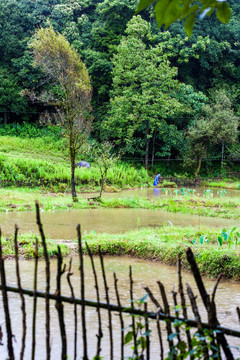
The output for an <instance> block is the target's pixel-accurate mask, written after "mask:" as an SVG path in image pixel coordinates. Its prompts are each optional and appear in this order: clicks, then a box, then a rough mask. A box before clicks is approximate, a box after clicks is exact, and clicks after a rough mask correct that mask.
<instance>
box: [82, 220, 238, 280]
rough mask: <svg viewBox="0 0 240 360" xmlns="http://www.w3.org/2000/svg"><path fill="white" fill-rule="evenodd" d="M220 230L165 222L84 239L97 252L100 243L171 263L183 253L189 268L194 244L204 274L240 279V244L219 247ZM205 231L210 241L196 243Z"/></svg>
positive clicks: (109, 248)
mask: <svg viewBox="0 0 240 360" xmlns="http://www.w3.org/2000/svg"><path fill="white" fill-rule="evenodd" d="M219 233H220V231H219V230H217V229H209V228H204V227H201V228H198V229H196V228H193V227H187V228H181V227H172V226H165V227H159V228H155V229H152V228H146V229H141V230H135V231H131V232H128V233H125V234H120V235H119V234H118V235H116V234H113V235H112V234H95V233H90V234H88V235H85V236H84V240H85V241H87V243H88V245H89V247H90V249H91V251H92V252H93V253H95V254H97V252H98V246H99V245H100V247H101V251H102V252H103V253H104V254H110V255H130V256H134V257H138V258H143V259H151V260H155V261H160V262H163V263H165V264H169V265H176V263H177V257H178V254H180V255H181V256H182V261H183V267H184V268H185V269H187V270H189V266H188V263H187V260H186V256H185V250H186V249H187V248H188V247H191V248H192V250H193V252H194V255H195V257H196V261H197V264H198V266H199V269H200V272H201V274H202V275H206V276H208V277H212V278H215V277H217V276H218V275H219V274H220V273H223V275H224V277H225V278H226V279H233V280H236V281H240V258H239V248H238V247H237V248H236V249H235V248H234V247H231V248H228V247H227V246H223V247H219V246H218V243H217V236H218V235H219ZM202 234H207V237H208V239H209V243H204V244H203V245H200V244H199V243H198V244H194V245H193V243H192V241H193V239H195V238H198V237H200V236H201V235H202ZM85 251H86V249H85Z"/></svg>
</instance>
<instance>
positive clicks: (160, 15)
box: [154, 0, 169, 27]
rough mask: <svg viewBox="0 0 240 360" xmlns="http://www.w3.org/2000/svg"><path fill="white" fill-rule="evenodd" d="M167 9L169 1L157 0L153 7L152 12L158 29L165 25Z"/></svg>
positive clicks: (167, 15)
mask: <svg viewBox="0 0 240 360" xmlns="http://www.w3.org/2000/svg"><path fill="white" fill-rule="evenodd" d="M168 7H169V0H158V1H157V3H156V5H155V8H154V12H155V17H156V21H157V25H158V26H159V27H160V26H162V25H163V24H164V23H165V17H167V18H168V17H169V13H168Z"/></svg>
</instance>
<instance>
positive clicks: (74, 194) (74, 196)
mask: <svg viewBox="0 0 240 360" xmlns="http://www.w3.org/2000/svg"><path fill="white" fill-rule="evenodd" d="M71 191H72V199H73V201H77V192H76V187H75V164H73V165H72V162H71Z"/></svg>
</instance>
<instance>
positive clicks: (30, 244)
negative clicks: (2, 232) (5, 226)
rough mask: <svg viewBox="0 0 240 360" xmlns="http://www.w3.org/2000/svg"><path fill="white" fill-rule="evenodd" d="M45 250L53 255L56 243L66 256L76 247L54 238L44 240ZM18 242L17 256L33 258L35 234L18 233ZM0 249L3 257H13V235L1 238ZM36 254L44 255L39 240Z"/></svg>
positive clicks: (55, 250) (54, 254)
mask: <svg viewBox="0 0 240 360" xmlns="http://www.w3.org/2000/svg"><path fill="white" fill-rule="evenodd" d="M46 242H47V251H48V255H49V257H55V256H56V253H57V251H58V245H59V246H60V249H61V252H62V255H63V256H67V255H69V254H71V253H74V252H75V249H76V247H72V246H71V247H69V246H68V245H67V243H66V244H65V243H59V242H57V241H56V240H46ZM18 244H19V257H20V258H24V259H33V258H34V257H35V236H34V235H33V234H21V235H18ZM2 251H3V257H4V258H13V257H14V256H15V250H14V237H13V236H11V237H8V238H5V237H3V238H2ZM38 256H39V258H42V257H43V256H44V253H43V247H42V245H41V242H40V241H39V246H38Z"/></svg>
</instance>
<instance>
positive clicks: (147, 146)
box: [145, 121, 149, 170]
mask: <svg viewBox="0 0 240 360" xmlns="http://www.w3.org/2000/svg"><path fill="white" fill-rule="evenodd" d="M148 159H149V121H147V129H146V152H145V169H146V170H148Z"/></svg>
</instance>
